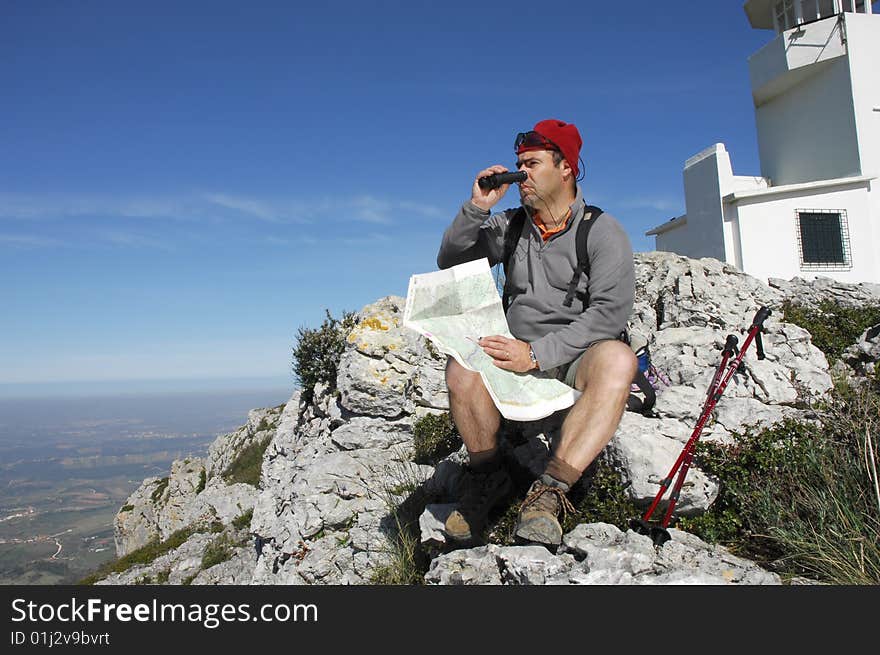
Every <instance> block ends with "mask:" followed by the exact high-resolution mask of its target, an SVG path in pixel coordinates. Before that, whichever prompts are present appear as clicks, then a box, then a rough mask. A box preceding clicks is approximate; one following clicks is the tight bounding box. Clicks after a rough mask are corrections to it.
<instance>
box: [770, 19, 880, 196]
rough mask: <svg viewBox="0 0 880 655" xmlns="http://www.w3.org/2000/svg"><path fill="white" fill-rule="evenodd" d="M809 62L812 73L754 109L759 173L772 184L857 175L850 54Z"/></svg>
mask: <svg viewBox="0 0 880 655" xmlns="http://www.w3.org/2000/svg"><path fill="white" fill-rule="evenodd" d="M869 18H870V17H869ZM813 66H814V68H813V69H812V70H813V71H814V74H813V75H810V76H809V77H807V78H806V79H805V80H803V81H802V82H801V83H800V84H798V85H796V86H794V87H792V88H790V89H789V90H788V91H787V92H786V93H784V94H782V95H779V96H776V97H775V98H773V99H772V100H770V101H769V102H767V103H765V104H763V105H760V106H758V107H756V108H755V119H756V123H757V128H758V153H759V156H760V159H761V175H762V176H763V177H769V178H770V179H771V180H772V183H773V186H781V185H785V184H797V183H800V182H815V181H817V180H830V179H835V178H839V177H850V176H856V175H860V174H861V167H860V164H859V152H858V147H857V139H856V125H855V116H854V111H853V106H852V88H851V85H850V73H849V65H848V58H846V57H841V58H838V59H834V60H832V61H827V62H823V63H821V64H814V65H813ZM801 70H803V69H801ZM788 74H789V75H791V74H794V73H788Z"/></svg>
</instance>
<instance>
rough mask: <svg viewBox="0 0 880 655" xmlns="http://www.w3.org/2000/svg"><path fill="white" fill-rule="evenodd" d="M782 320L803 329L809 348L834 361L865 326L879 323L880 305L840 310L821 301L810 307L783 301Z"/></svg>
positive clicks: (830, 303)
mask: <svg viewBox="0 0 880 655" xmlns="http://www.w3.org/2000/svg"><path fill="white" fill-rule="evenodd" d="M782 320H783V321H785V322H786V323H794V324H795V325H797V326H799V327H802V328H804V329H805V330H806V331H807V332H809V333H810V335H811V336H812V340H813V345H814V346H816V347H817V348H818V349H819V350H821V351H822V352H823V353H825V356H826V357H828V358H829V360H834V359H840V357H841V355H842V354H843V351H844V350H846V349H847V348H848V347H849V346H851V345H852V344H854V343H856V342H857V341H858V340H859V337H860V336H861V334H862V332H864V331H865V330H866V329H867V328H868V327H870V326H872V325H876V324H877V323H880V306H877V305H873V306H871V305H868V306H864V307H843V306H841V305H838V304H836V303H834V302H833V301H830V300H823V301H822V302H820V303H819V305H818V307H815V308H813V307H807V306H803V305H797V304H794V303H792V302H790V301H786V302H785V303H784V304H783V306H782Z"/></svg>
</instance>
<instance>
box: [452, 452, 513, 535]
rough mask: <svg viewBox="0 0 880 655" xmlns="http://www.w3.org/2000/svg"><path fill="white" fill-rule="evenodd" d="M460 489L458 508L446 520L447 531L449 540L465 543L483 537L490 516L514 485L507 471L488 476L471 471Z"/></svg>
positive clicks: (498, 471) (488, 472)
mask: <svg viewBox="0 0 880 655" xmlns="http://www.w3.org/2000/svg"><path fill="white" fill-rule="evenodd" d="M460 488H461V495H460V497H459V501H458V507H457V508H456V509H455V510H453V511H452V513H451V514H450V515H449V517H448V518H447V519H446V525H445V526H444V529H445V532H446V536H448V537H449V538H450V539H452V540H453V541H458V542H463V543H464V542H470V541H473V540H475V539H476V538H477V537H478V536H479V535H480V533H481V532H482V531H483V528H484V527H485V526H486V522H487V520H488V518H489V512H490V511H492V508H493V507H495V506H496V505H497V504H498V503H499V502H501V501H502V500H504V498H505V497H506V496H508V495H509V494H510V492H511V490H512V489H513V483H512V482H511V480H510V475H509V474H508V472H507V469H505V468H504V467H499V468H497V469H495V470H493V471H486V472H480V471H474V470H473V469H471V468H470V467H468V468H467V469H466V470H465V474H464V479H463V480H462V485H461V487H460Z"/></svg>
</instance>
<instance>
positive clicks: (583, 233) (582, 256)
mask: <svg viewBox="0 0 880 655" xmlns="http://www.w3.org/2000/svg"><path fill="white" fill-rule="evenodd" d="M586 212H590V218H589V220H588V219H586V218H582V219H581V222H580V223H579V224H578V227H577V234H576V235H575V247H576V251H577V258H578V263H577V267H576V268H575V269H574V274H573V275H572V276H571V282H569V283H568V292H567V293H566V294H565V300H564V301H562V304H563V305H565V306H566V307H571V303H572V302H573V301H574V296H575V293H576V292H577V285H578V282H580V281H581V273H584V274H586V276H587V277H590V255H589V253H588V252H587V239H588V238H589V236H590V230H591V229H593V225H594V224H595V223H596V220H597V219H598V218H599V217H600V216H601V215H602V214H603V213H604V212H603V211H602V210H601V209H599V208H598V207H596V206H595V205H587V206H586V207H585V208H584V213H585V214H586ZM582 300H583V303H584V310H586V309H587V305H588V304H589V303H590V294H589V291H586V292H585V293H584V296H583V298H582Z"/></svg>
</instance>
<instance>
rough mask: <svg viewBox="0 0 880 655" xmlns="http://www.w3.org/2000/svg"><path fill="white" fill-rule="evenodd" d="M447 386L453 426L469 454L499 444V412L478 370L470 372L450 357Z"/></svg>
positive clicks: (447, 365)
mask: <svg viewBox="0 0 880 655" xmlns="http://www.w3.org/2000/svg"><path fill="white" fill-rule="evenodd" d="M446 388H447V389H448V390H449V409H450V410H451V411H452V419H453V420H454V421H455V427H456V428H458V433H459V434H460V435H461V440H462V441H464V445H465V447H466V448H467V449H468V452H469V453H480V452H485V451H488V450H492V449H495V448H497V447H498V428H499V427H500V426H501V413H500V412H499V411H498V408H497V407H495V403H494V402H492V397H491V396H490V395H489V392H488V391H487V390H486V386H485V385H484V384H483V379H482V378H481V377H480V374H479V373H476V372H475V371H469V370H467V369H466V368H465V367H464V366H462V365H461V364H459V363H458V362H457V361H455V360H454V359H453V358H452V357H450V358H449V360H448V361H447V363H446Z"/></svg>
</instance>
